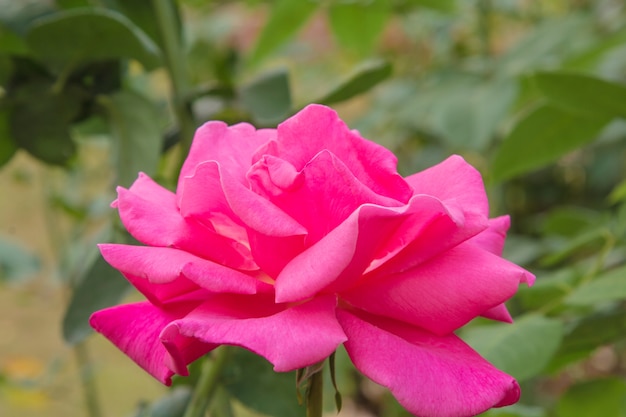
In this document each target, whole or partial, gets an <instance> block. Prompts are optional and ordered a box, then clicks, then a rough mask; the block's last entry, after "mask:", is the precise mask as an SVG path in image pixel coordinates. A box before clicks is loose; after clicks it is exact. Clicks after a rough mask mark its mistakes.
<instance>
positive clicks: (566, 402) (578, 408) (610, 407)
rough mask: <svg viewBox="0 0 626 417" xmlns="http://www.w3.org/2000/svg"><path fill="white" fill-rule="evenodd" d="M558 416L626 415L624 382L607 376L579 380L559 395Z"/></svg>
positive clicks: (595, 416)
mask: <svg viewBox="0 0 626 417" xmlns="http://www.w3.org/2000/svg"><path fill="white" fill-rule="evenodd" d="M557 412H558V416H559V417H573V416H576V417H599V416H607V417H608V416H611V417H626V382H624V380H623V379H622V378H619V377H609V378H602V379H596V380H592V381H585V382H580V383H578V384H576V385H573V386H571V387H570V388H569V389H568V390H567V392H566V393H565V394H564V395H563V396H562V397H561V399H560V401H559V403H558V405H557Z"/></svg>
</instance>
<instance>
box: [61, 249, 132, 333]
mask: <svg viewBox="0 0 626 417" xmlns="http://www.w3.org/2000/svg"><path fill="white" fill-rule="evenodd" d="M129 289H130V284H129V283H128V281H126V279H125V278H124V277H123V276H122V275H121V274H120V273H119V272H118V271H117V270H116V269H114V268H113V267H112V266H110V265H109V264H108V263H107V262H106V261H105V260H104V258H102V256H98V257H97V258H96V259H95V261H94V263H93V265H92V266H91V268H90V269H89V270H88V272H87V273H86V274H85V277H84V279H83V280H82V281H81V282H80V283H79V284H78V286H77V287H76V288H74V291H73V293H72V298H71V300H70V303H69V306H68V307H67V310H66V311H65V315H64V317H63V338H64V339H65V341H66V342H68V343H69V344H75V343H79V342H81V341H82V340H84V339H85V338H86V337H87V336H88V335H90V334H91V332H92V331H93V330H92V329H91V327H90V326H89V316H91V314H92V313H94V312H95V311H97V310H101V309H103V308H106V307H110V306H112V305H114V304H117V303H118V302H119V301H120V300H121V298H122V297H123V296H124V294H126V293H127V292H128V290H129Z"/></svg>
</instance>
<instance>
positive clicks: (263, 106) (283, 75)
mask: <svg viewBox="0 0 626 417" xmlns="http://www.w3.org/2000/svg"><path fill="white" fill-rule="evenodd" d="M240 94H241V101H242V104H243V106H244V107H245V108H246V110H248V111H249V112H250V113H251V114H252V116H253V118H254V120H255V121H257V122H258V123H259V124H261V125H276V124H277V123H279V122H281V121H282V120H283V119H284V118H285V116H287V115H288V114H289V113H290V111H291V93H290V91H289V74H288V72H287V71H286V70H284V69H282V70H278V71H274V72H272V73H269V74H265V75H263V76H262V77H260V78H258V79H256V80H254V81H253V82H252V83H250V84H248V85H247V86H245V87H243V88H242V89H241V93H240Z"/></svg>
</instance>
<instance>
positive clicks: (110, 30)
mask: <svg viewBox="0 0 626 417" xmlns="http://www.w3.org/2000/svg"><path fill="white" fill-rule="evenodd" d="M26 42H27V44H28V46H29V47H30V49H31V51H33V53H34V54H35V55H36V56H37V57H38V58H39V59H41V60H43V61H46V62H48V63H50V64H51V65H52V66H53V67H54V68H56V69H57V70H63V69H66V68H68V67H70V68H71V67H74V66H76V65H79V64H81V63H85V62H87V61H93V60H106V59H115V58H118V59H121V58H125V59H136V60H137V61H139V62H141V63H142V64H143V66H144V67H145V68H146V69H149V70H150V69H154V68H156V67H158V66H159V65H160V61H161V60H160V53H159V49H158V47H157V46H156V45H155V43H154V42H152V40H151V39H150V38H149V37H148V36H147V35H146V34H145V33H143V31H141V29H139V28H138V27H137V26H135V25H134V24H133V23H132V22H131V21H130V20H128V19H127V18H126V17H125V16H124V15H122V14H120V13H117V12H114V11H111V10H106V9H95V8H93V9H92V8H84V9H71V10H67V11H62V12H58V13H54V14H52V15H49V16H46V17H43V18H41V19H38V20H37V21H36V22H35V23H34V24H33V25H32V26H31V28H30V30H29V31H28V33H27V35H26Z"/></svg>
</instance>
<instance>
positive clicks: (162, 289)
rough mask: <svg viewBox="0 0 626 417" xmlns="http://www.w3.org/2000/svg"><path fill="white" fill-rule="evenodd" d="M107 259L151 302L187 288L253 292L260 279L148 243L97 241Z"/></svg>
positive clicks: (169, 298) (259, 286) (178, 293)
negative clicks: (130, 243)
mask: <svg viewBox="0 0 626 417" xmlns="http://www.w3.org/2000/svg"><path fill="white" fill-rule="evenodd" d="M99 247H100V252H101V253H102V256H103V257H104V259H106V261H107V262H108V263H109V264H111V266H113V267H114V268H115V269H117V270H119V271H120V272H121V273H122V274H124V276H125V277H126V278H127V279H128V280H129V281H130V282H131V284H133V285H134V286H135V287H136V288H137V289H139V290H140V291H141V292H142V293H143V294H144V295H145V296H146V297H147V298H148V299H150V300H151V301H152V302H153V303H156V304H161V303H164V302H167V301H169V300H171V299H173V298H176V297H178V296H181V295H184V294H186V293H189V292H193V291H196V290H198V289H199V288H203V289H206V290H208V291H210V292H226V293H237V294H254V293H256V292H257V291H258V290H259V289H260V288H261V287H262V286H266V285H267V284H264V283H262V282H260V281H259V280H257V279H255V278H253V277H251V276H249V275H246V274H244V273H242V272H239V271H237V270H235V269H231V268H227V267H225V266H222V265H219V264H216V263H214V262H212V261H208V260H206V259H202V258H198V257H197V256H195V255H192V254H190V253H187V252H184V251H181V250H178V249H172V248H159V247H150V246H131V245H116V244H108V245H99Z"/></svg>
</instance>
